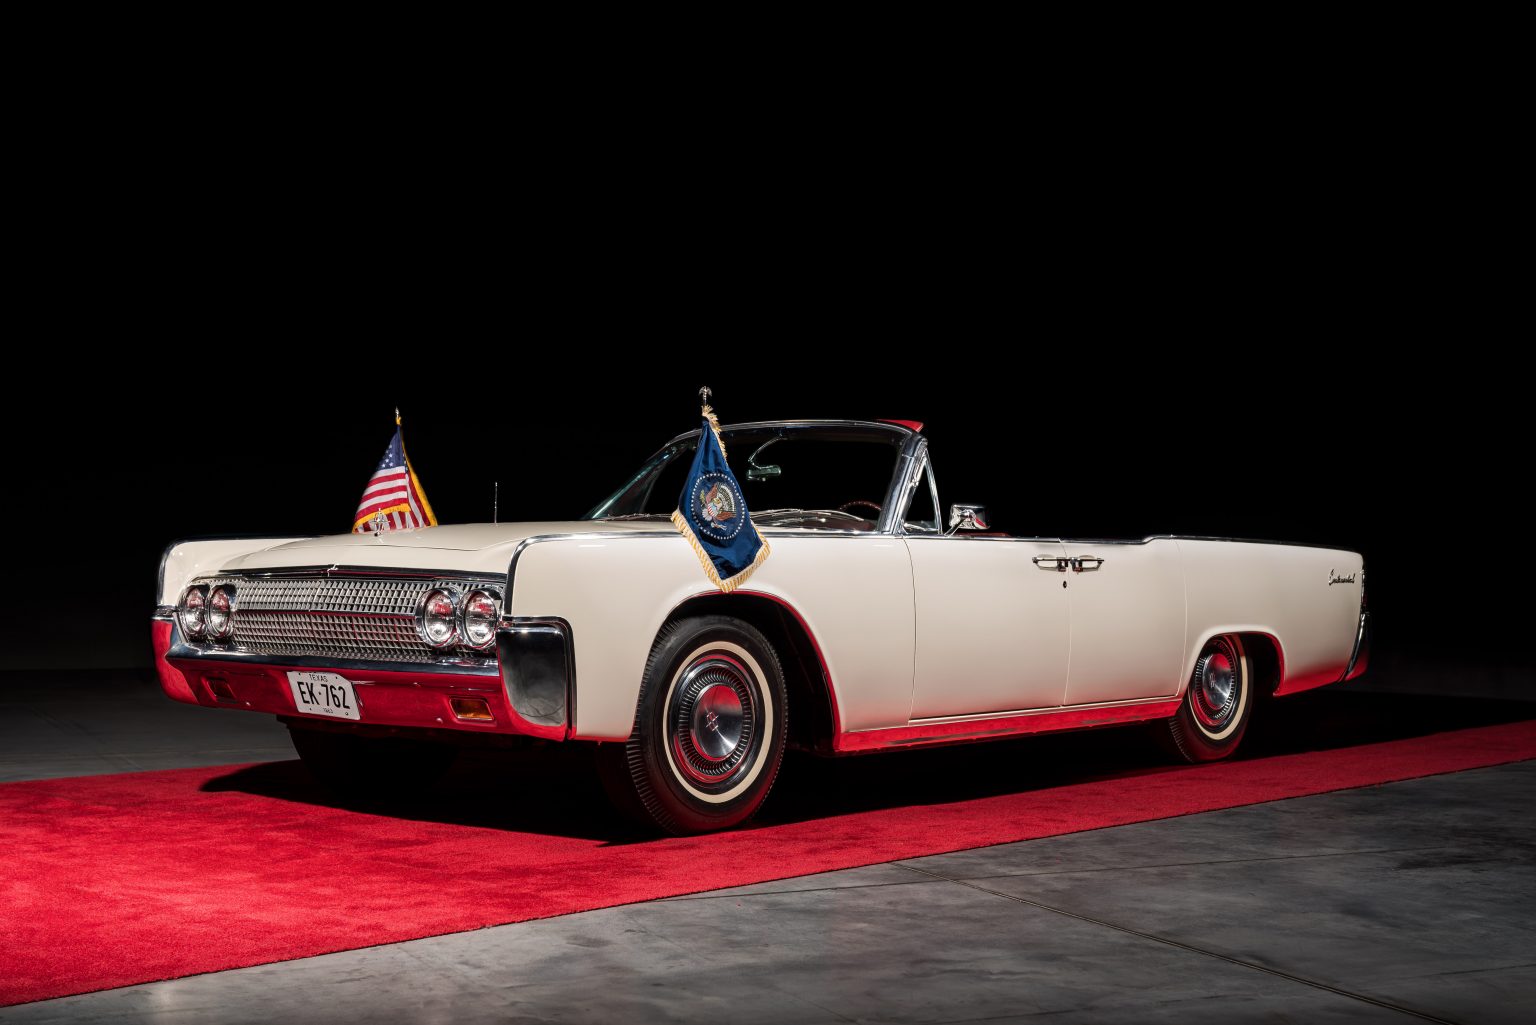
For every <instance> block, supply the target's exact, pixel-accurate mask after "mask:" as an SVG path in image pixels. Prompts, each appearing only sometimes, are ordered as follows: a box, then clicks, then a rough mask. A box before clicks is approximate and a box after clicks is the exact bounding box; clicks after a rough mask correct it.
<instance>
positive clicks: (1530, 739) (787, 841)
mask: <svg viewBox="0 0 1536 1025" xmlns="http://www.w3.org/2000/svg"><path fill="white" fill-rule="evenodd" d="M1528 758H1536V722H1519V723H1511V724H1506V725H1499V726H1487V727H1480V728H1477V729H1468V730H1458V731H1455V732H1450V733H1442V734H1437V735H1434V736H1429V737H1421V738H1414V739H1408V740H1394V741H1388V742H1385V743H1379V744H1369V745H1364V746H1360V747H1353V748H1346V749H1342V750H1335V751H1319V752H1307V753H1302V754H1290V755H1280V756H1276V757H1271V758H1262V759H1254V760H1251V761H1240V762H1232V763H1218V764H1214V765H1205V766H1195V767H1187V768H1176V769H1168V770H1166V771H1156V772H1145V771H1143V772H1141V773H1139V774H1136V775H1130V776H1124V777H1120V778H1115V779H1107V780H1094V781H1089V782H1080V783H1073V784H1069V785H1065V786H1059V787H1054V788H1051V789H1046V790H1034V791H1028V792H1025V793H1018V794H1007V795H1003V796H998V797H986V798H979V799H975V800H967V801H962V802H956V803H952V804H940V805H921V806H912V807H899V808H889V809H883V810H879V811H869V812H860V813H857V814H851V815H844V816H840V817H836V818H831V819H818V820H813V821H804V822H793V823H786V824H782V825H774V826H768V827H764V828H761V829H755V830H748V831H743V832H735V833H725V834H721V835H716V836H709V837H701V838H693V839H682V840H672V839H667V840H656V841H651V842H643V843H634V844H628V845H607V844H604V843H603V842H602V841H601V840H596V839H588V838H581V837H573V836H562V835H550V834H549V833H547V832H546V833H533V832H512V831H508V830H505V829H490V828H484V827H480V826H465V825H455V824H445V823H439V822H422V821H415V820H411V819H406V818H396V817H388V816H380V815H370V814H366V813H362V812H357V811H346V810H340V809H335V808H327V807H321V806H317V805H313V804H307V803H304V802H302V801H291V800H283V799H279V798H276V797H270V796H258V795H255V794H251V793H242V792H238V791H233V790H227V789H225V790H217V789H215V790H213V791H203V790H201V789H200V788H201V787H202V786H203V784H205V783H207V782H208V781H210V780H213V779H216V778H219V777H223V776H227V775H228V774H229V773H230V772H232V771H233V770H234V769H235V768H236V767H231V766H223V767H220V768H214V769H184V770H176V771H170V772H143V773H133V774H128V775H120V776H93V777H86V778H77V779H60V780H45V781H39V782H29V783H12V784H7V785H3V786H0V893H3V895H4V900H3V903H0V1004H13V1003H21V1002H25V1001H29V1000H40V999H43V998H45V997H54V996H61V995H64V994H68V993H82V992H87V991H90V990H95V989H107V988H110V987H114V986H125V985H129V984H131V983H137V982H147V981H150V980H154V979H166V978H174V977H177V976H183V975H192V974H196V973H199V972H211V971H218V970H221V969H226V968H235V967H239V966H243V965H253V964H261V963H265V962H269V961H281V960H287V959H290V958H296V957H306V956H309V955H313V954H321V953H326V952H328V951H335V950H345V949H349V948H354V947H364V946H371V945H374V944H379V943H389V942H394V941H398V940H407V939H413V938H416V937H421V936H431V935H435V934H439V933H446V932H459V931H462V930H466V929H474V928H478V927H481V926H486V925H494V924H499V923H505V922H516V921H522V920H525V919H530V918H545V917H549V916H552V915H560V914H566V913H569V912H572V911H585V910H588V909H591V908H601V907H609V906H612V905H615V904H625V903H629V902H632V901H640V900H649V899H653V898H657V897H668V896H674V895H677V894H682V893H693V892H698V891H701V890H712V889H718V888H720V887H726V886H737V885H742V884H746V883H756V882H763V881H766V880H770V879H781V878H784V877H787V876H796V875H804V874H807V873H811V872H823V871H827V870H830V869H839V868H850V867H853V866H856V865H868V864H873V863H876V862H882V861H891V860H895V859H899V858H910V857H915V856H918V855H923V854H936V853H940V852H943V851H953V850H961V849H964V848H968V847H983V846H987V845H989V844H997V843H1005V842H1008V841H1013V840H1027V839H1033V838H1037V837H1044V836H1055V835H1058V834H1062V833H1072V832H1077V831H1079V830H1086V829H1097V828H1100V827H1103V826H1115V825H1123V824H1126V823H1131V822H1142V821H1146V820H1149V819H1159V818H1168V817H1171V816H1175V815H1186V814H1189V813H1192V812H1202V811H1211V810H1214V809H1218V808H1228V807H1235V806H1238V805H1245V804H1255V803H1259V802H1263V801H1274V800H1278V799H1281V798H1287V797H1300V796H1303V795H1306V794H1316V793H1323V792H1326V791H1330V790H1340V789H1344V788H1347V787H1359V786H1367V785H1370V784H1374V783H1385V782H1390V781H1393V780H1401V779H1411V778H1414V777H1419V776H1428V775H1433V774H1436V773H1442V772H1453V771H1457V770H1460V769H1470V768H1476V767H1479V766H1486V765H1497V764H1501V763H1504V762H1511V761H1520V760H1523V759H1528ZM556 832H558V831H556Z"/></svg>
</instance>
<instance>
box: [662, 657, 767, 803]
mask: <svg viewBox="0 0 1536 1025" xmlns="http://www.w3.org/2000/svg"><path fill="white" fill-rule="evenodd" d="M752 680H753V677H752V674H751V672H750V671H749V670H748V669H747V667H746V666H745V665H743V664H742V663H741V662H740V661H738V660H737V659H736V658H735V657H734V656H732V655H728V654H725V653H723V652H712V653H710V654H707V655H703V656H700V657H699V658H697V659H695V660H694V661H693V662H692V663H691V664H690V665H689V666H688V668H687V669H685V670H684V671H683V675H682V679H680V680H679V681H678V684H677V687H676V689H675V690H674V691H673V692H672V703H671V708H670V709H669V713H670V714H669V716H668V718H669V719H670V721H671V723H672V754H673V758H674V760H675V761H676V762H677V766H678V768H679V769H680V770H681V771H682V773H683V775H685V776H687V777H688V778H689V780H691V781H692V782H694V783H696V784H702V785H705V786H711V787H718V786H721V785H724V784H728V783H729V782H731V781H732V780H733V779H734V778H735V777H736V776H738V775H739V774H740V773H742V772H744V771H746V769H747V767H748V766H749V764H750V760H749V758H748V756H749V755H750V754H751V753H752V745H753V741H754V740H755V739H756V737H757V732H758V708H757V688H756V687H754V686H753V684H752Z"/></svg>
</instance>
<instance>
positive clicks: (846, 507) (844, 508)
mask: <svg viewBox="0 0 1536 1025" xmlns="http://www.w3.org/2000/svg"><path fill="white" fill-rule="evenodd" d="M856 505H867V506H869V507H870V508H871V509H873V510H874V511H875V516H879V515H880V503H879V502H868V501H865V500H864V499H862V498H855V499H854V500H853V501H851V502H844V503H843V504H842V505H840V506H838V507H837V511H838V512H844V513H845V512H851V510H852V508H853V506H856ZM853 515H855V516H857V515H858V514H857V513H853ZM859 518H860V519H871V518H872V517H866V516H860V517H859Z"/></svg>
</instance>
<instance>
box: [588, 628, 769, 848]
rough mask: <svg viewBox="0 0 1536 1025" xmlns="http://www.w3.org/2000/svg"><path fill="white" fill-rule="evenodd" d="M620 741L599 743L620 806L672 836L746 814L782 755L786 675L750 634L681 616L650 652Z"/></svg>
mask: <svg viewBox="0 0 1536 1025" xmlns="http://www.w3.org/2000/svg"><path fill="white" fill-rule="evenodd" d="M641 687H642V689H641V693H640V702H639V706H638V708H637V709H636V714H635V728H634V731H633V732H632V733H631V734H630V738H629V741H628V743H625V744H610V745H604V747H603V749H602V751H601V752H600V757H601V766H602V770H603V781H604V784H605V786H606V787H607V789H608V792H609V794H610V796H612V797H613V799H614V801H615V803H617V804H618V805H619V806H620V807H621V808H624V809H625V810H627V811H630V812H631V813H632V814H635V815H637V817H639V818H641V819H642V820H643V821H648V822H650V823H654V824H655V825H656V826H659V827H660V828H661V829H663V830H665V831H667V832H669V833H673V834H677V835H682V834H688V833H706V832H710V831H712V830H717V829H727V828H729V827H731V826H735V825H739V824H741V823H742V822H745V821H746V820H747V819H748V818H750V817H751V816H752V813H753V812H755V811H757V809H758V807H759V806H760V805H761V804H762V803H763V799H764V798H765V797H767V796H768V790H769V788H771V787H772V786H773V781H774V778H775V777H776V776H777V775H778V772H779V763H780V762H781V761H782V760H783V757H784V738H785V733H786V727H787V720H786V718H785V716H786V711H785V694H784V671H783V669H782V668H780V666H779V659H778V656H777V655H776V654H775V653H774V650H773V647H772V645H770V644H769V643H768V640H767V638H765V637H764V636H763V635H762V634H761V633H760V632H759V631H758V630H757V629H756V628H754V627H752V626H751V625H749V624H747V623H743V622H741V621H740V620H737V619H732V618H730V617H727V616H699V617H696V618H692V619H682V620H678V621H677V622H675V623H671V624H669V625H668V626H667V627H665V628H664V629H663V630H662V632H661V634H660V635H659V636H658V637H657V638H656V643H655V644H654V645H653V646H652V648H651V657H650V659H649V661H647V663H646V667H645V675H644V678H643V680H642V684H641Z"/></svg>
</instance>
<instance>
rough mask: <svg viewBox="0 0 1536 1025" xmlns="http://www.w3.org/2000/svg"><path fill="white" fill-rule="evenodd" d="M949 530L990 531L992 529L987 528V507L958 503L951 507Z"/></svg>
mask: <svg viewBox="0 0 1536 1025" xmlns="http://www.w3.org/2000/svg"><path fill="white" fill-rule="evenodd" d="M949 529H950V530H951V531H956V530H990V529H991V528H990V527H988V526H987V507H986V506H984V505H966V504H964V503H958V502H957V503H956V504H954V505H952V506H950V507H949Z"/></svg>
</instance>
